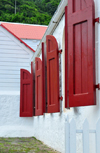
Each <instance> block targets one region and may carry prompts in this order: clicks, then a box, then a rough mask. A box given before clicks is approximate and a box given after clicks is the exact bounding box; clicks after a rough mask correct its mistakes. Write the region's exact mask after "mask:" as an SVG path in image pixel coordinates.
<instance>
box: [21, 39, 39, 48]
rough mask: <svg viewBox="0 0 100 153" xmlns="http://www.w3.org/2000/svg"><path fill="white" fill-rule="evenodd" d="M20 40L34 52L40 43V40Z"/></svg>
mask: <svg viewBox="0 0 100 153" xmlns="http://www.w3.org/2000/svg"><path fill="white" fill-rule="evenodd" d="M22 40H23V41H24V42H25V43H26V44H28V45H29V46H30V47H31V48H33V49H34V50H36V48H37V46H38V45H39V43H40V40H32V39H22Z"/></svg>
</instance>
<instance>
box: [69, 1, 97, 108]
mask: <svg viewBox="0 0 100 153" xmlns="http://www.w3.org/2000/svg"><path fill="white" fill-rule="evenodd" d="M93 20H94V4H93V0H68V83H69V97H68V98H69V107H76V106H87V105H94V104H95V103H96V101H95V72H94V70H95V64H94V61H95V56H94V41H95V40H94V23H93Z"/></svg>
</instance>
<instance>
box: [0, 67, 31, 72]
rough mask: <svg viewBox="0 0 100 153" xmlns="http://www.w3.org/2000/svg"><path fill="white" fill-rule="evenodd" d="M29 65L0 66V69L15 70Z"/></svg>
mask: <svg viewBox="0 0 100 153" xmlns="http://www.w3.org/2000/svg"><path fill="white" fill-rule="evenodd" d="M28 68H29V67H28V66H26V67H22V66H21V67H18V66H16V67H14V66H0V70H14V71H16V70H20V69H28Z"/></svg>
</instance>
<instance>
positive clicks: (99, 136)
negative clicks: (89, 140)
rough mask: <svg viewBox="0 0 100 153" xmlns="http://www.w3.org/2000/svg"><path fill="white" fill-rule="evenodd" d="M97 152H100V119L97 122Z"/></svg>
mask: <svg viewBox="0 0 100 153" xmlns="http://www.w3.org/2000/svg"><path fill="white" fill-rule="evenodd" d="M96 153H100V119H99V120H98V122H97V124H96Z"/></svg>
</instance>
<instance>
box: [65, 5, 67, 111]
mask: <svg viewBox="0 0 100 153" xmlns="http://www.w3.org/2000/svg"><path fill="white" fill-rule="evenodd" d="M67 8H68V7H67V6H66V7H65V108H67V107H68V104H67V98H68V95H67V90H68V88H67V86H68V73H67V71H68V25H67V20H68V17H67Z"/></svg>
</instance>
